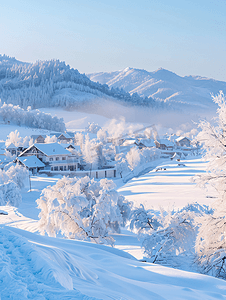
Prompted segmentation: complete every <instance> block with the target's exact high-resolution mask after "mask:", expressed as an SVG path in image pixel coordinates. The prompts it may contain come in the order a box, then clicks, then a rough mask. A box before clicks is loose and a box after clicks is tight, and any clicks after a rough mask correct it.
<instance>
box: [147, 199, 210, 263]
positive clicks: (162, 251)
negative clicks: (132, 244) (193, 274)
mask: <svg viewBox="0 0 226 300" xmlns="http://www.w3.org/2000/svg"><path fill="white" fill-rule="evenodd" d="M209 213H211V211H209V210H208V208H206V207H202V206H201V205H199V204H197V203H196V204H190V205H188V206H186V207H184V208H183V209H181V210H179V211H176V212H174V211H172V212H170V213H166V212H164V213H162V217H161V218H160V219H159V221H160V223H161V227H158V229H157V230H151V231H150V232H149V233H148V234H147V235H146V236H145V238H144V241H143V247H144V249H145V255H146V257H147V259H148V260H149V261H151V262H152V263H159V264H164V265H168V266H172V267H179V268H183V266H182V264H183V262H187V267H191V266H189V263H190V264H192V263H193V261H194V257H195V247H194V246H195V240H196V235H197V231H198V228H199V221H200V217H201V216H203V215H206V214H209Z"/></svg>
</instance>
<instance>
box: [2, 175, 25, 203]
mask: <svg viewBox="0 0 226 300" xmlns="http://www.w3.org/2000/svg"><path fill="white" fill-rule="evenodd" d="M21 202H22V197H21V194H20V190H19V188H18V186H17V184H16V183H15V182H13V181H8V182H6V183H4V184H0V205H3V206H5V205H10V206H19V205H20V203H21Z"/></svg>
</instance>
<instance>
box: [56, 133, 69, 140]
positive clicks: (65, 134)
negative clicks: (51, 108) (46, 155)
mask: <svg viewBox="0 0 226 300" xmlns="http://www.w3.org/2000/svg"><path fill="white" fill-rule="evenodd" d="M60 137H65V138H66V139H72V136H71V135H69V134H68V133H62V134H61V135H60V136H58V139H59V138H60Z"/></svg>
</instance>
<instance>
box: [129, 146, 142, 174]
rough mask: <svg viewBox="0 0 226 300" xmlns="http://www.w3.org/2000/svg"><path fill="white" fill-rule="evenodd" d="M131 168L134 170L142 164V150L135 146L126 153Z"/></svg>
mask: <svg viewBox="0 0 226 300" xmlns="http://www.w3.org/2000/svg"><path fill="white" fill-rule="evenodd" d="M126 159H127V161H128V164H129V168H130V169H131V170H132V171H133V170H134V169H135V168H136V167H137V166H138V165H139V164H140V151H139V149H138V148H137V147H133V148H131V149H130V151H129V152H128V153H127V155H126Z"/></svg>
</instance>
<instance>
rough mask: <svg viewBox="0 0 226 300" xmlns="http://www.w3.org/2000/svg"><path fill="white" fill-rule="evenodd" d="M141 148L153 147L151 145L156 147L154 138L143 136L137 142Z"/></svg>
mask: <svg viewBox="0 0 226 300" xmlns="http://www.w3.org/2000/svg"><path fill="white" fill-rule="evenodd" d="M136 144H137V146H139V148H146V147H148V148H151V147H156V145H155V142H154V140H152V139H146V138H142V139H140V140H139V142H137V143H136Z"/></svg>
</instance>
